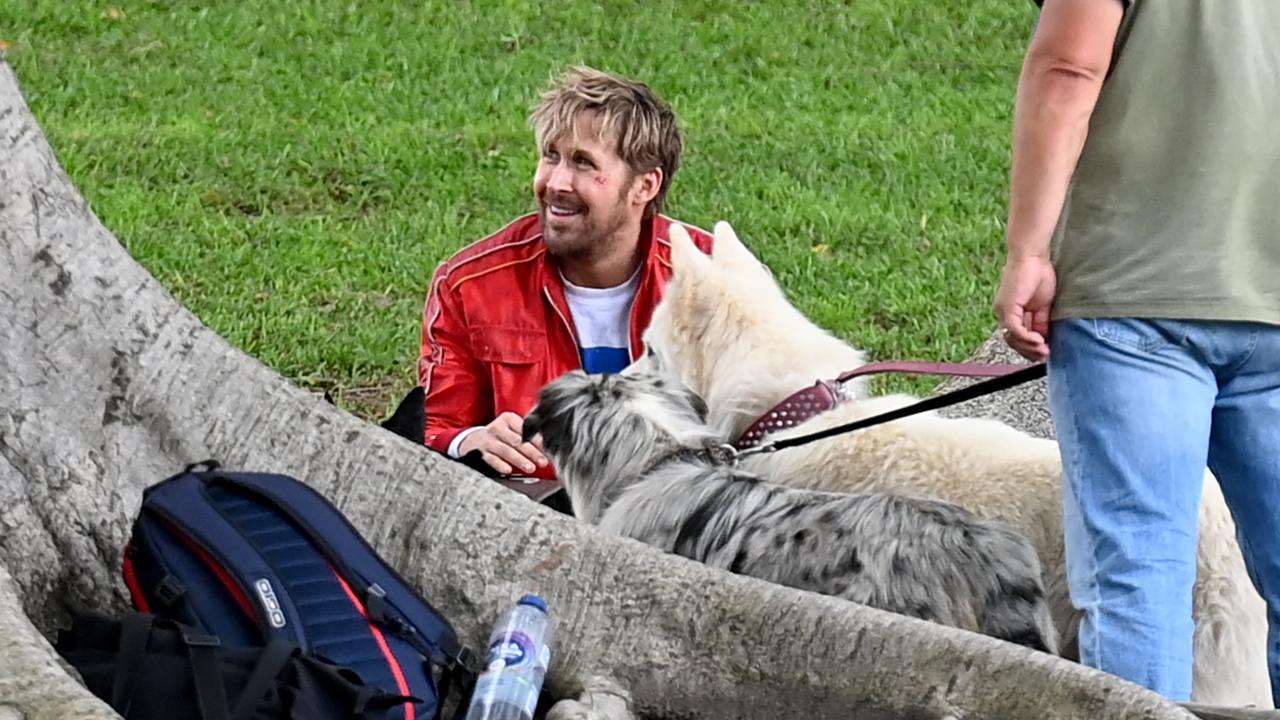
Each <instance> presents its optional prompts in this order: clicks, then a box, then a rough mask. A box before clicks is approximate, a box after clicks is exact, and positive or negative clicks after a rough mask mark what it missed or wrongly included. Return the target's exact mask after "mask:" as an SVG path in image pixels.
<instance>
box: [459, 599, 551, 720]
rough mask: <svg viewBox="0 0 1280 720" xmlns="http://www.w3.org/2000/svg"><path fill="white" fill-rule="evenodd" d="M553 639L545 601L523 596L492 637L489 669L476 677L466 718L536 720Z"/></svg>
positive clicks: (506, 613) (480, 719) (503, 615)
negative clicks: (535, 714)
mask: <svg viewBox="0 0 1280 720" xmlns="http://www.w3.org/2000/svg"><path fill="white" fill-rule="evenodd" d="M554 638H555V623H554V622H553V621H552V620H551V617H550V616H549V615H548V614H547V601H546V600H543V599H542V598H540V597H538V596H537V595H525V596H524V597H522V598H520V602H518V603H516V606H515V607H513V608H511V609H510V610H507V611H506V612H504V613H503V614H502V617H500V618H498V622H497V624H496V625H494V626H493V634H491V635H490V636H489V653H488V659H487V660H486V668H485V670H484V672H482V673H481V674H480V677H479V678H477V679H476V689H475V693H474V694H473V695H472V696H471V705H470V707H468V709H467V717H466V720H533V710H534V708H535V707H537V705H538V694H539V693H540V692H541V691H542V678H543V677H544V676H545V675H546V673H547V665H548V664H549V663H550V662H551V644H552V642H553V641H554Z"/></svg>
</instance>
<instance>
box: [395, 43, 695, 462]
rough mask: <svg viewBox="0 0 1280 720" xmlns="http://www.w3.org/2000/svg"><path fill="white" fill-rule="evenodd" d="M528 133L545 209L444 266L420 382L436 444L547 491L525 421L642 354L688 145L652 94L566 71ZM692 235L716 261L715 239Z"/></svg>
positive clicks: (426, 320) (537, 194)
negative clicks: (549, 392) (570, 376)
mask: <svg viewBox="0 0 1280 720" xmlns="http://www.w3.org/2000/svg"><path fill="white" fill-rule="evenodd" d="M530 121H531V124H532V125H533V129H534V134H535V136H536V140H537V144H538V149H539V151H540V155H541V157H540V160H539V162H538V167H537V171H536V172H535V173H534V177H533V194H534V199H535V201H536V205H537V211H536V212H534V213H531V214H528V215H525V216H523V217H520V218H517V219H515V220H514V221H512V222H511V223H510V224H508V225H507V226H506V227H505V228H503V229H501V230H499V231H498V232H497V233H495V234H493V235H490V236H489V237H487V238H485V239H484V240H481V241H480V242H477V243H475V244H473V245H470V246H468V247H466V248H464V249H463V250H461V251H459V252H458V253H457V254H455V255H454V256H453V257H451V258H449V259H448V260H446V261H445V262H444V263H443V264H441V265H440V267H439V268H438V269H437V270H436V273H435V277H434V278H433V279H432V282H431V289H430V291H429V293H428V295H427V301H426V308H425V311H424V314H423V328H422V352H421V356H420V358H419V363H418V371H419V381H420V384H421V385H422V386H423V387H424V388H425V389H426V411H427V429H426V444H427V445H428V446H429V447H431V448H433V449H435V450H437V451H439V452H443V453H447V454H448V455H449V456H450V457H454V458H466V459H469V460H471V461H472V464H474V465H478V466H480V467H481V468H482V469H491V470H492V472H494V473H496V474H498V475H525V476H533V477H538V478H542V479H552V478H553V477H554V473H553V471H552V469H551V468H550V466H549V465H548V462H547V458H546V457H545V456H544V455H543V454H542V452H541V451H540V450H539V449H538V448H537V447H535V446H534V445H532V444H530V443H526V442H523V441H522V439H521V434H520V433H521V429H522V427H523V424H524V415H525V414H526V413H528V411H529V410H530V409H531V408H532V407H533V405H534V402H535V401H536V400H537V394H538V390H540V389H541V388H542V386H543V385H544V384H546V383H548V382H550V381H551V380H554V379H555V378H557V377H559V376H560V375H563V374H564V373H566V372H569V371H571V370H576V369H579V368H582V369H585V370H586V371H587V372H591V373H601V372H617V371H619V370H621V369H622V368H623V367H625V366H626V365H627V364H629V363H630V362H631V360H633V359H635V358H636V357H638V356H639V355H640V353H641V352H642V351H643V346H642V344H641V339H640V336H641V333H642V332H643V331H644V329H645V328H646V327H647V326H648V324H649V319H650V316H651V315H652V312H653V308H654V306H655V305H656V304H657V303H658V300H659V299H660V298H661V295H662V291H663V288H664V286H665V285H666V283H667V280H668V279H669V278H670V277H671V262H670V243H669V241H668V231H669V228H670V227H671V224H672V223H673V222H676V221H675V220H672V219H671V218H668V217H666V216H664V215H661V214H659V211H660V210H661V209H662V207H663V204H664V202H665V200H666V195H667V191H668V190H669V189H670V187H671V180H672V178H673V177H674V176H675V173H676V170H677V169H678V168H679V167H680V156H681V152H682V141H681V138H680V131H679V128H678V127H677V125H676V118H675V114H674V113H673V112H672V111H671V108H670V107H669V106H668V105H667V104H666V103H665V102H663V101H662V100H661V99H660V98H658V97H657V96H656V95H655V94H654V93H653V92H652V91H651V90H650V89H649V88H648V87H647V86H645V85H644V84H642V83H639V82H635V81H631V80H627V79H625V78H622V77H618V76H616V75H612V74H609V73H604V72H599V71H596V70H592V69H590V68H577V69H574V70H572V71H570V72H569V73H567V74H565V75H564V76H563V77H562V78H561V79H560V80H559V81H558V82H557V83H556V84H555V85H554V87H552V89H551V90H549V91H548V92H546V93H545V94H543V96H542V97H541V99H540V100H539V101H538V103H537V105H536V106H535V107H534V109H533V113H532V116H531V118H530ZM685 227H686V228H687V229H688V230H689V232H690V235H692V236H693V238H694V240H695V242H696V243H697V244H698V245H699V247H701V248H702V249H703V250H704V251H707V252H709V251H710V247H711V237H710V235H709V234H707V233H706V232H704V231H702V230H698V229H695V228H691V227H689V226H687V225H686V226H685ZM477 460H478V461H481V462H482V463H483V465H480V463H479V462H475V461H477Z"/></svg>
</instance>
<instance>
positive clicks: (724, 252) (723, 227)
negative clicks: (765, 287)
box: [711, 220, 770, 275]
mask: <svg viewBox="0 0 1280 720" xmlns="http://www.w3.org/2000/svg"><path fill="white" fill-rule="evenodd" d="M711 257H712V259H713V260H715V261H716V262H717V263H721V264H723V265H725V266H726V267H732V268H736V269H739V270H745V271H750V272H759V273H764V274H766V275H769V274H770V273H769V269H768V268H766V267H765V266H764V263H761V262H760V260H758V259H757V258H756V256H755V255H752V254H751V251H750V250H748V249H747V246H746V245H743V244H742V241H741V240H739V239H738V233H736V232H734V230H733V226H732V225H730V224H729V223H727V222H725V221H724V220H721V221H720V222H718V223H716V227H715V245H714V246H712V248H711Z"/></svg>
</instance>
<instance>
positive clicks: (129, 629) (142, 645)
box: [111, 614, 155, 717]
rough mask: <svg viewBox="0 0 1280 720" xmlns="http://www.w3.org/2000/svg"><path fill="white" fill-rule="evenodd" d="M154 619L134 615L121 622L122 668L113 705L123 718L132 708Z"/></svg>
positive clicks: (119, 664) (114, 686) (113, 690)
mask: <svg viewBox="0 0 1280 720" xmlns="http://www.w3.org/2000/svg"><path fill="white" fill-rule="evenodd" d="M154 622H155V616H154V615H144V614H131V615H129V616H127V617H126V618H125V619H124V621H123V622H122V623H121V624H120V646H119V650H118V651H117V652H118V654H117V655H116V663H117V667H118V668H119V669H118V670H117V671H116V676H115V681H114V682H113V683H112V684H111V708H112V709H113V710H115V711H116V712H118V713H120V715H121V716H123V717H129V710H130V708H132V707H133V694H134V693H135V692H137V690H138V678H139V677H141V675H142V673H141V672H139V668H141V667H142V659H143V657H145V656H146V654H147V640H149V639H150V638H151V626H152V624H153V623H154Z"/></svg>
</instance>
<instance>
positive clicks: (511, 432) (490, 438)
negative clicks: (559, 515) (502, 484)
mask: <svg viewBox="0 0 1280 720" xmlns="http://www.w3.org/2000/svg"><path fill="white" fill-rule="evenodd" d="M523 429H524V418H523V417H521V416H519V415H517V414H516V413H513V412H504V413H502V414H501V415H499V416H498V417H496V418H494V420H493V422H490V423H489V424H488V425H485V426H484V427H483V428H481V429H479V430H477V431H475V432H473V433H471V434H470V435H468V436H467V437H466V438H464V439H463V441H462V443H461V444H460V445H459V446H458V454H459V455H466V454H467V453H469V452H471V451H472V450H479V451H480V454H481V457H482V458H484V461H485V462H486V463H488V464H489V467H491V468H493V469H494V470H496V471H497V472H499V473H501V474H502V475H511V474H512V473H515V472H517V471H519V472H521V473H526V474H528V473H532V472H535V471H536V470H537V469H538V468H540V467H545V466H546V465H547V456H546V455H543V454H542V450H541V449H539V448H538V446H537V445H536V444H535V443H531V442H524V441H523V440H522V439H521V437H520V433H521V431H522V430H523Z"/></svg>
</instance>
